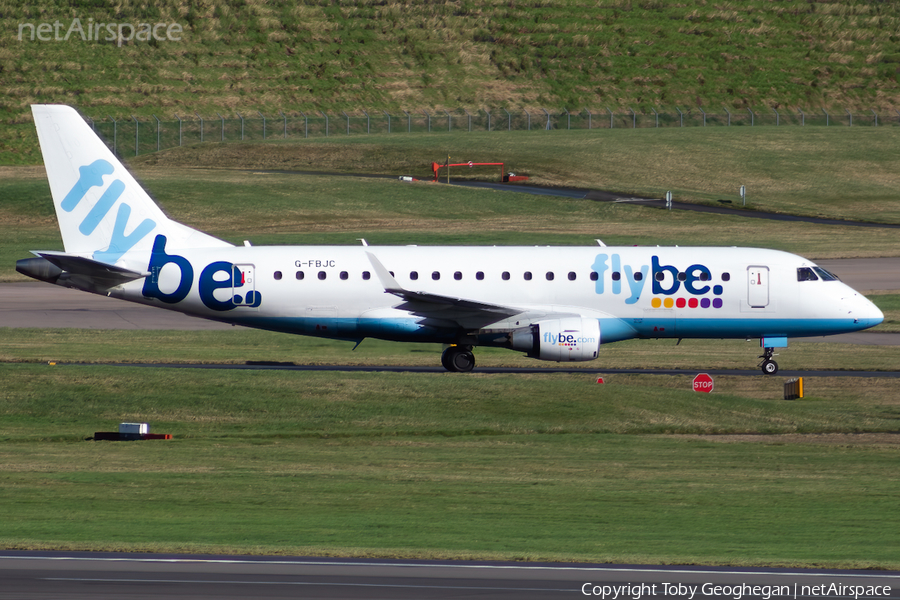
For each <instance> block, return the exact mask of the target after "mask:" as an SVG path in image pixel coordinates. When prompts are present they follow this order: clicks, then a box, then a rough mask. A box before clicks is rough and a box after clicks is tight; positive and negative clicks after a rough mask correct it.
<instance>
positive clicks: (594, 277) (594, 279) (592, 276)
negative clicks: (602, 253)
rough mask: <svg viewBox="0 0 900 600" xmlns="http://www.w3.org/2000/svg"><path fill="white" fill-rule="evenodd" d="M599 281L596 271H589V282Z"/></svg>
mask: <svg viewBox="0 0 900 600" xmlns="http://www.w3.org/2000/svg"><path fill="white" fill-rule="evenodd" d="M598 279H600V274H599V273H597V271H591V281H597V280H598Z"/></svg>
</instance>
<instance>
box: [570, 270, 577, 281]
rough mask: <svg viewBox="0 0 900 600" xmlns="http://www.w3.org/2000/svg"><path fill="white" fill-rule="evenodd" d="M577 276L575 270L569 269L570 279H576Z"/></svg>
mask: <svg viewBox="0 0 900 600" xmlns="http://www.w3.org/2000/svg"><path fill="white" fill-rule="evenodd" d="M576 277H577V275H575V271H569V281H575V278H576Z"/></svg>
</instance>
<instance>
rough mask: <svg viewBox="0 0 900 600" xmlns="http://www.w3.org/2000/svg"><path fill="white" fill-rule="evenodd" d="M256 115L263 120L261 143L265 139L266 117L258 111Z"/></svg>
mask: <svg viewBox="0 0 900 600" xmlns="http://www.w3.org/2000/svg"><path fill="white" fill-rule="evenodd" d="M256 114H258V115H259V116H260V117H262V120H263V141H265V139H266V115H264V114H262V113H261V112H259V111H256ZM325 133H326V135H327V133H328V132H327V131H326V132H325Z"/></svg>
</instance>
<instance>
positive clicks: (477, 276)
mask: <svg viewBox="0 0 900 600" xmlns="http://www.w3.org/2000/svg"><path fill="white" fill-rule="evenodd" d="M475 279H477V280H478V281H483V280H484V272H482V271H478V272H477V273H475Z"/></svg>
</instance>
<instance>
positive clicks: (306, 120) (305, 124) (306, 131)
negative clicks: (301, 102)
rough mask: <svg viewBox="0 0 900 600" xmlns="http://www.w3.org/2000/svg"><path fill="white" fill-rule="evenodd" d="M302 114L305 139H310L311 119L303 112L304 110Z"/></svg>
mask: <svg viewBox="0 0 900 600" xmlns="http://www.w3.org/2000/svg"><path fill="white" fill-rule="evenodd" d="M300 114H301V115H303V137H304V138H308V137H309V117H307V116H306V113H305V112H303V111H302V110H301V111H300Z"/></svg>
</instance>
